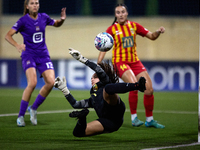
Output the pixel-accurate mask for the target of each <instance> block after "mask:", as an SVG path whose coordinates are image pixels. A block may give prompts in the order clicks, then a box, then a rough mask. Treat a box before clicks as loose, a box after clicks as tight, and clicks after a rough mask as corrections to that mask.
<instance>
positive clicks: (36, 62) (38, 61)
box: [22, 55, 54, 75]
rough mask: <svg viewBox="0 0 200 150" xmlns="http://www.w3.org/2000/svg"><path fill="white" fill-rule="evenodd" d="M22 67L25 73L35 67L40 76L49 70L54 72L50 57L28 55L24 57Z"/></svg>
mask: <svg viewBox="0 0 200 150" xmlns="http://www.w3.org/2000/svg"><path fill="white" fill-rule="evenodd" d="M22 67H23V69H24V71H25V72H26V69H28V68H31V67H34V68H36V69H37V70H38V71H39V73H40V75H42V73H43V72H44V71H45V70H48V69H53V70H54V68H53V63H52V61H51V59H50V58H49V56H45V57H32V56H28V55H26V56H23V57H22Z"/></svg>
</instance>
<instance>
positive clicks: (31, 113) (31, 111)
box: [28, 106, 37, 126]
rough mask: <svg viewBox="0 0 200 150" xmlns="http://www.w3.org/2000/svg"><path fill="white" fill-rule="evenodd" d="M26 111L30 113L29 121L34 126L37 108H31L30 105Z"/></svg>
mask: <svg viewBox="0 0 200 150" xmlns="http://www.w3.org/2000/svg"><path fill="white" fill-rule="evenodd" d="M28 112H29V113H30V121H31V123H32V124H33V125H34V126H36V125H37V110H33V109H32V108H31V106H29V107H28Z"/></svg>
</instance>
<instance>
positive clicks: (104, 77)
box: [69, 48, 110, 83]
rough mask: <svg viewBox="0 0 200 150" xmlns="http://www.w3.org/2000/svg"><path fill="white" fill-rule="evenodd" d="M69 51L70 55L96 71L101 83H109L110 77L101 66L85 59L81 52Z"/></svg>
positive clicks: (71, 49)
mask: <svg viewBox="0 0 200 150" xmlns="http://www.w3.org/2000/svg"><path fill="white" fill-rule="evenodd" d="M69 50H70V51H69V53H70V54H71V55H72V57H74V58H75V59H77V60H78V61H80V62H82V63H83V64H85V65H86V66H88V67H90V68H91V69H92V70H94V71H95V72H96V74H97V76H98V78H99V80H100V81H101V82H103V83H109V81H110V79H109V77H108V76H107V74H106V73H105V71H104V70H103V69H102V68H101V67H100V66H99V65H97V64H96V63H94V62H92V61H90V60H88V59H87V58H85V57H83V56H82V55H81V53H80V52H79V51H77V50H74V49H73V48H69Z"/></svg>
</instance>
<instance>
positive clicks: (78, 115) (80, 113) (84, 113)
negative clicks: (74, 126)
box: [69, 108, 89, 118]
mask: <svg viewBox="0 0 200 150" xmlns="http://www.w3.org/2000/svg"><path fill="white" fill-rule="evenodd" d="M88 113H89V110H88V109H87V108H86V109H82V110H81V111H72V112H71V113H70V114H69V117H71V118H82V117H86V116H87V115H88Z"/></svg>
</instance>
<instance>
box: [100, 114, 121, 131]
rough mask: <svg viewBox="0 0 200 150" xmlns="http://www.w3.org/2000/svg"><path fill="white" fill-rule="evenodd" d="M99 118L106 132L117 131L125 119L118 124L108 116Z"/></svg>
mask: <svg viewBox="0 0 200 150" xmlns="http://www.w3.org/2000/svg"><path fill="white" fill-rule="evenodd" d="M97 120H98V121H99V122H100V123H101V124H102V126H103V127H104V132H106V133H111V132H114V131H117V130H118V129H119V128H120V127H121V126H122V124H123V121H122V122H121V123H118V124H117V123H115V122H113V121H111V120H110V119H107V118H99V119H97Z"/></svg>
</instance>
